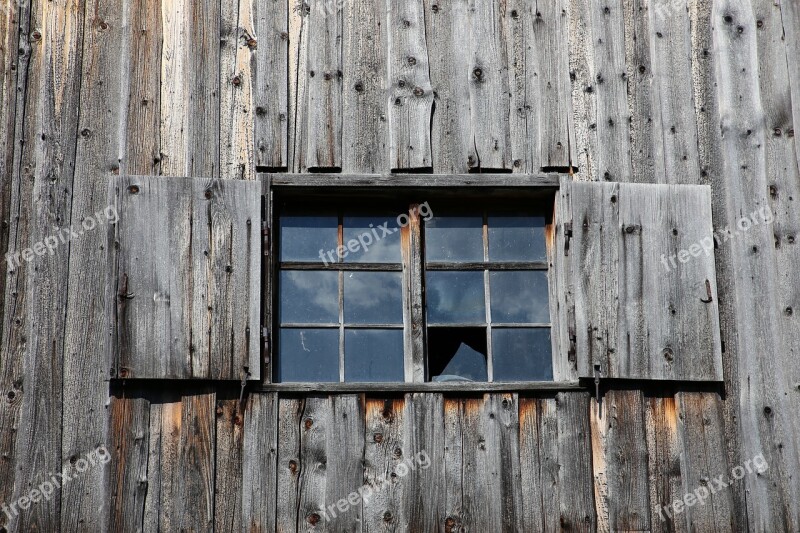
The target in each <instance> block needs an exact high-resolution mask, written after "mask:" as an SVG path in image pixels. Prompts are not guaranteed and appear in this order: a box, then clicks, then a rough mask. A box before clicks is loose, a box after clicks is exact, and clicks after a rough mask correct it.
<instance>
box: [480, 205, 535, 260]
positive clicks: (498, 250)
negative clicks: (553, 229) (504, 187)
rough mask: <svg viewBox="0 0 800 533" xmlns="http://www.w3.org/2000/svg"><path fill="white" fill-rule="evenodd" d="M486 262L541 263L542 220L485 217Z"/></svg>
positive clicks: (519, 217) (530, 217)
mask: <svg viewBox="0 0 800 533" xmlns="http://www.w3.org/2000/svg"><path fill="white" fill-rule="evenodd" d="M487 226H488V233H489V260H490V261H544V260H546V259H547V248H546V247H545V233H544V229H545V220H544V217H533V216H524V215H489V217H488V219H487Z"/></svg>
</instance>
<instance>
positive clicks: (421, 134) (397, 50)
mask: <svg viewBox="0 0 800 533" xmlns="http://www.w3.org/2000/svg"><path fill="white" fill-rule="evenodd" d="M386 3H387V13H388V25H389V27H388V28H387V35H388V46H387V49H388V51H389V57H388V60H387V61H388V63H387V64H388V68H387V73H388V88H389V90H388V104H387V105H388V108H389V166H390V169H392V170H394V169H398V170H403V169H428V168H431V167H432V165H433V163H432V161H433V159H432V155H431V130H430V125H431V113H432V110H433V87H432V86H431V79H430V74H429V72H430V71H429V65H428V44H427V40H426V35H425V15H424V6H423V3H422V0H410V1H408V2H393V1H391V0H387V2H386Z"/></svg>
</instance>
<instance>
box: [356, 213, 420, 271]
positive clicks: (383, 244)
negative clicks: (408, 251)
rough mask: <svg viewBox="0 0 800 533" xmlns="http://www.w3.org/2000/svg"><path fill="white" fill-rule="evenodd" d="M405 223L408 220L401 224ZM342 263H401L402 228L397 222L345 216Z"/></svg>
mask: <svg viewBox="0 0 800 533" xmlns="http://www.w3.org/2000/svg"><path fill="white" fill-rule="evenodd" d="M401 222H405V219H403V220H401ZM342 226H343V246H344V247H345V249H343V250H342V256H343V258H342V260H343V261H344V262H346V263H399V262H400V261H401V258H400V227H399V224H398V223H397V218H395V217H394V216H391V215H386V216H345V217H344V218H343V219H342Z"/></svg>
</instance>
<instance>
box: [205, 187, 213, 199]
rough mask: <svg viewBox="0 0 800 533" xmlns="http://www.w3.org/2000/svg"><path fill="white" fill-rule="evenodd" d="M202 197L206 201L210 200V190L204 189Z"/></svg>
mask: <svg viewBox="0 0 800 533" xmlns="http://www.w3.org/2000/svg"><path fill="white" fill-rule="evenodd" d="M203 196H205V197H206V199H209V198H211V190H210V189H206V192H204V193H203Z"/></svg>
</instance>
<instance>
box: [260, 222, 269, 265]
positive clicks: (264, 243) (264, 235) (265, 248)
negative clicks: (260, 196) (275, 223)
mask: <svg viewBox="0 0 800 533" xmlns="http://www.w3.org/2000/svg"><path fill="white" fill-rule="evenodd" d="M261 251H262V253H263V254H264V257H266V256H268V255H269V225H268V224H267V223H266V222H262V223H261Z"/></svg>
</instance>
